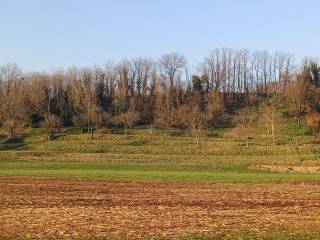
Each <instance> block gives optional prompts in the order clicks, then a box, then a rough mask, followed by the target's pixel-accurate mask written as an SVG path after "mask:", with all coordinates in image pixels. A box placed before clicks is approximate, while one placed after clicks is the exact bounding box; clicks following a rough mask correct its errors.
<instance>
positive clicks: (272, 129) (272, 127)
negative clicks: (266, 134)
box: [271, 121, 275, 143]
mask: <svg viewBox="0 0 320 240" xmlns="http://www.w3.org/2000/svg"><path fill="white" fill-rule="evenodd" d="M271 133H272V142H273V143H274V142H275V136H274V122H273V121H272V122H271Z"/></svg>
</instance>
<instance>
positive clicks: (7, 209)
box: [0, 127, 320, 239]
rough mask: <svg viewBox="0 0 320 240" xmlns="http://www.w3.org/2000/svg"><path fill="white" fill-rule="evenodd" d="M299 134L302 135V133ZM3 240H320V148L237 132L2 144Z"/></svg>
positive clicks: (30, 138) (68, 134) (78, 136)
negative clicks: (245, 138) (246, 137)
mask: <svg viewBox="0 0 320 240" xmlns="http://www.w3.org/2000/svg"><path fill="white" fill-rule="evenodd" d="M299 131H302V130H301V129H300V130H299ZM1 136H2V138H1V140H0V141H1V145H0V148H1V151H0V206H1V207H0V212H1V215H0V222H1V223H2V224H1V225H0V233H1V234H0V235H1V237H2V239H319V238H320V217H319V216H320V201H319V200H320V155H319V154H320V148H319V146H318V142H317V141H316V139H314V137H312V136H309V135H306V134H298V133H296V135H295V137H294V138H290V137H288V136H290V135H289V134H286V135H284V136H286V137H284V136H281V137H279V139H281V140H278V139H277V141H276V142H272V141H271V140H270V139H269V138H268V137H265V136H264V135H263V134H257V135H256V136H257V137H256V138H254V139H251V140H250V142H249V147H247V146H246V144H245V143H244V142H243V141H242V140H241V139H240V138H238V137H237V135H236V134H234V133H233V132H232V129H214V130H212V129H209V130H208V131H207V132H206V134H205V135H203V136H202V138H201V139H200V142H199V147H197V144H196V139H195V138H194V137H192V136H190V134H188V133H187V132H185V131H181V130H164V129H152V128H148V127H136V128H134V129H133V130H131V131H130V132H129V134H128V136H127V137H125V136H124V131H123V129H102V130H99V131H96V132H95V134H94V138H93V140H92V139H91V136H90V134H83V133H81V132H80V130H78V129H75V128H71V129H64V131H63V133H61V134H59V135H58V136H57V137H56V138H55V139H54V140H52V141H48V140H47V137H46V135H45V134H44V133H42V132H41V130H40V129H29V130H28V131H26V133H25V134H24V135H23V137H22V138H17V139H8V138H6V136H5V135H1Z"/></svg>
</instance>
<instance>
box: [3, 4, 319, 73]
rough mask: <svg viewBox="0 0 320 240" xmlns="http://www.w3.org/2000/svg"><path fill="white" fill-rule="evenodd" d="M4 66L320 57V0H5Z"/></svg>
mask: <svg viewBox="0 0 320 240" xmlns="http://www.w3.org/2000/svg"><path fill="white" fill-rule="evenodd" d="M0 9H1V11H0V64H3V63H6V62H16V63H17V64H18V65H20V66H21V67H22V69H24V70H28V71H29V70H39V71H41V70H53V69H56V68H58V67H68V66H71V65H78V66H92V65H95V64H104V63H105V62H107V61H108V60H114V61H118V60H119V59H122V58H124V57H127V58H132V57H137V56H149V57H153V58H155V59H157V58H158V57H159V56H161V55H162V54H164V53H168V52H172V51H178V52H180V53H183V54H184V55H185V56H186V57H187V59H188V61H189V63H191V64H192V65H195V64H196V63H198V62H199V61H201V60H202V59H203V57H204V56H206V55H207V54H208V52H209V49H213V48H216V47H230V48H248V49H251V50H257V49H261V50H264V49H266V50H270V51H274V50H284V51H289V52H292V53H293V54H295V56H296V59H300V58H302V57H303V56H305V55H308V56H320V29H319V24H320V14H319V10H320V1H319V0H219V1H218V0H0Z"/></svg>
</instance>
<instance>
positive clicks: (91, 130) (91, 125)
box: [91, 125, 93, 140]
mask: <svg viewBox="0 0 320 240" xmlns="http://www.w3.org/2000/svg"><path fill="white" fill-rule="evenodd" d="M91 140H93V126H92V125H91Z"/></svg>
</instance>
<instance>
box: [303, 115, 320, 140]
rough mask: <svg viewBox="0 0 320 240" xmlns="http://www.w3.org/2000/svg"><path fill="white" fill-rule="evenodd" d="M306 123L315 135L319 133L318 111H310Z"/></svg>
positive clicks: (319, 118)
mask: <svg viewBox="0 0 320 240" xmlns="http://www.w3.org/2000/svg"><path fill="white" fill-rule="evenodd" d="M306 125H307V127H308V128H309V129H310V130H311V132H312V135H313V136H316V135H318V134H319V131H320V114H319V113H317V112H312V113H309V114H308V115H307V116H306Z"/></svg>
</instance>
